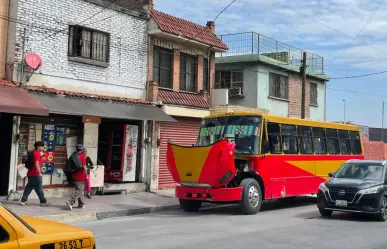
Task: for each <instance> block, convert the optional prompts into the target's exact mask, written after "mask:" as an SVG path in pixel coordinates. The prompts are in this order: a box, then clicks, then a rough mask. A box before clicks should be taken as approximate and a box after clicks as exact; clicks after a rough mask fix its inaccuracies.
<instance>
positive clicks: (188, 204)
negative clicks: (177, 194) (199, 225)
mask: <svg viewBox="0 0 387 249" xmlns="http://www.w3.org/2000/svg"><path fill="white" fill-rule="evenodd" d="M179 202H180V207H181V209H183V210H184V211H185V212H187V213H194V212H197V211H198V210H199V209H200V207H201V206H202V202H201V201H195V200H186V199H179Z"/></svg>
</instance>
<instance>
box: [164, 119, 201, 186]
mask: <svg viewBox="0 0 387 249" xmlns="http://www.w3.org/2000/svg"><path fill="white" fill-rule="evenodd" d="M173 118H174V119H176V120H177V121H178V122H169V123H168V122H161V123H160V139H161V145H160V150H159V151H160V152H159V153H160V158H159V173H158V180H159V184H158V186H159V188H160V189H162V188H173V187H174V186H175V185H176V183H175V181H174V180H173V179H172V176H171V174H170V173H169V170H168V167H167V141H168V139H170V140H171V141H172V142H173V143H175V144H178V145H185V146H190V145H192V144H196V140H197V137H198V134H199V129H200V124H201V119H199V118H181V117H173Z"/></svg>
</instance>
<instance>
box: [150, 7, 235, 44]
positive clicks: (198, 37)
mask: <svg viewBox="0 0 387 249" xmlns="http://www.w3.org/2000/svg"><path fill="white" fill-rule="evenodd" d="M150 13H151V16H152V17H153V18H154V19H155V21H156V22H157V24H158V25H159V28H160V30H161V31H163V32H166V33H170V34H173V35H180V36H183V37H185V38H188V39H192V40H195V41H197V42H200V43H203V44H207V45H211V46H214V47H217V48H221V49H224V50H228V47H227V45H226V44H225V43H224V42H223V41H222V40H221V39H219V38H218V37H217V36H216V35H215V34H213V33H212V32H211V30H210V29H209V28H208V27H207V26H202V25H199V24H196V23H193V22H190V21H187V20H184V19H182V18H178V17H175V16H172V15H169V14H166V13H163V12H160V11H157V10H151V12H150Z"/></svg>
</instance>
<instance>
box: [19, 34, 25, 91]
mask: <svg viewBox="0 0 387 249" xmlns="http://www.w3.org/2000/svg"><path fill="white" fill-rule="evenodd" d="M22 49H23V51H22V58H21V59H22V61H21V79H20V84H21V85H23V80H24V55H25V53H26V28H24V29H23V48H22Z"/></svg>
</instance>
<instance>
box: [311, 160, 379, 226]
mask: <svg viewBox="0 0 387 249" xmlns="http://www.w3.org/2000/svg"><path fill="white" fill-rule="evenodd" d="M329 176H330V179H329V180H327V181H326V182H325V183H322V184H321V185H320V186H319V190H318V193H317V207H318V209H319V211H320V214H321V215H322V216H330V215H332V212H333V211H340V212H351V213H364V214H370V215H374V216H376V217H377V218H378V220H380V221H386V220H387V178H386V161H371V160H350V161H348V162H346V163H344V164H343V165H342V166H341V167H340V168H339V169H338V170H337V171H336V172H335V173H329Z"/></svg>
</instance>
